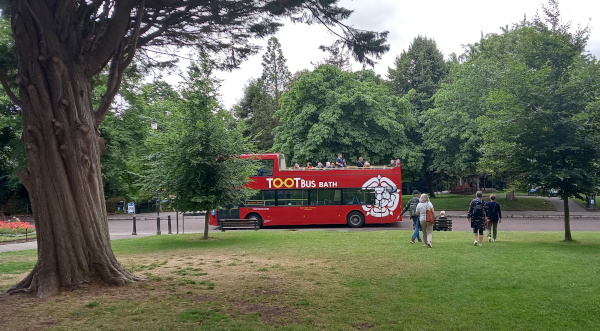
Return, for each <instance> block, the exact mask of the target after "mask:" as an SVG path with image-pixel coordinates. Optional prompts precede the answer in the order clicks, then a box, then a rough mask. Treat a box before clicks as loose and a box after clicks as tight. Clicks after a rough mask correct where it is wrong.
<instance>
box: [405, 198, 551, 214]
mask: <svg viewBox="0 0 600 331" xmlns="http://www.w3.org/2000/svg"><path fill="white" fill-rule="evenodd" d="M411 198H412V195H403V196H402V203H403V204H404V205H406V204H407V203H408V200H410V199H411ZM473 198H475V195H460V194H440V195H437V196H436V197H435V198H433V199H431V203H432V204H433V207H434V208H435V210H436V211H438V212H439V211H441V210H464V211H467V210H468V209H469V204H470V203H471V200H473ZM483 199H484V200H485V201H490V198H489V195H487V194H486V195H484V196H483ZM496 201H497V202H498V203H499V204H500V206H501V207H502V210H513V211H524V210H555V209H554V206H553V205H552V203H550V202H548V201H546V200H544V199H543V198H539V197H533V196H531V197H528V196H518V197H516V198H515V199H514V200H507V199H506V197H505V196H504V195H497V198H496Z"/></svg>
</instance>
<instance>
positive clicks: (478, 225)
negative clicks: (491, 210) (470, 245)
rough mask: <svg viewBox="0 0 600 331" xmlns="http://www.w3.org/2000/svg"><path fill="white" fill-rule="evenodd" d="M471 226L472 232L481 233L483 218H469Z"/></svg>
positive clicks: (483, 227)
mask: <svg viewBox="0 0 600 331" xmlns="http://www.w3.org/2000/svg"><path fill="white" fill-rule="evenodd" d="M471 228H472V229H473V233H477V232H479V234H480V235H483V231H484V230H485V220H474V221H473V220H471Z"/></svg>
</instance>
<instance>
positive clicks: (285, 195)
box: [277, 190, 315, 225]
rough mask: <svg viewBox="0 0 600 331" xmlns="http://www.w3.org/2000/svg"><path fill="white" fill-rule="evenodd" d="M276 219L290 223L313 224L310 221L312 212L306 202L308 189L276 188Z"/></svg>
mask: <svg viewBox="0 0 600 331" xmlns="http://www.w3.org/2000/svg"><path fill="white" fill-rule="evenodd" d="M277 206H279V207H281V208H279V209H278V210H279V212H278V216H277V221H282V222H285V224H290V225H302V224H315V223H313V222H312V221H311V218H312V213H310V211H311V208H309V207H310V206H309V204H308V190H278V191H277Z"/></svg>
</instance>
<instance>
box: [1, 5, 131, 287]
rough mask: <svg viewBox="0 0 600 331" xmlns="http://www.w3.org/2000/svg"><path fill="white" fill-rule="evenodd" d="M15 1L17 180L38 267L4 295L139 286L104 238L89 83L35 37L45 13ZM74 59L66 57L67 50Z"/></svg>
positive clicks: (54, 45)
mask: <svg viewBox="0 0 600 331" xmlns="http://www.w3.org/2000/svg"><path fill="white" fill-rule="evenodd" d="M26 3H27V2H26V1H20V2H16V1H13V31H14V33H15V44H16V47H17V51H18V59H19V62H18V72H19V76H18V79H17V83H18V85H19V96H20V106H21V108H22V111H23V113H22V118H23V136H22V140H23V142H24V144H25V147H26V153H27V163H28V168H27V169H26V170H23V171H21V172H19V178H20V179H21V181H22V182H23V184H24V185H25V187H26V188H27V190H28V191H29V195H30V198H31V205H32V211H33V216H34V219H35V227H36V231H37V243H38V262H37V264H36V265H35V267H34V268H33V270H32V271H31V273H30V274H29V275H28V276H27V277H26V278H25V279H24V280H23V281H21V282H20V283H19V284H17V285H15V286H14V287H12V288H10V289H8V290H7V292H8V293H17V292H36V293H37V296H38V297H46V296H48V295H51V294H53V293H55V292H57V291H59V290H60V289H67V288H73V287H77V286H80V285H82V284H88V283H90V282H92V281H93V280H95V279H100V280H102V281H104V282H106V283H111V284H118V285H120V284H124V283H127V282H130V281H135V280H138V278H137V277H136V276H134V275H132V274H131V273H129V272H128V271H127V270H126V269H125V268H123V267H122V266H121V265H120V264H119V263H118V262H117V259H116V258H115V256H114V254H113V252H112V249H111V246H110V237H109V232H108V222H107V214H106V208H105V202H104V190H103V187H102V177H101V168H100V154H101V152H102V151H103V148H104V146H103V145H104V143H103V139H102V138H101V137H100V135H99V131H98V130H97V128H96V122H95V119H94V112H93V108H92V98H91V92H90V91H91V84H90V81H91V79H90V77H87V76H86V74H85V72H84V68H83V64H82V63H78V61H79V60H78V59H76V58H74V57H72V56H70V55H69V54H72V53H71V52H67V53H65V49H68V46H65V43H66V41H65V40H61V39H60V36H59V34H58V33H57V31H40V30H39V29H37V28H36V27H37V26H49V27H54V26H55V25H54V22H47V21H46V20H49V19H50V18H51V15H44V14H43V13H42V11H43V10H44V9H43V8H33V9H32V8H26V6H27V4H26ZM71 51H72V50H71Z"/></svg>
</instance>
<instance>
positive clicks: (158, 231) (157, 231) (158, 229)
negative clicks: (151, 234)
mask: <svg viewBox="0 0 600 331" xmlns="http://www.w3.org/2000/svg"><path fill="white" fill-rule="evenodd" d="M156 235H157V236H160V216H156Z"/></svg>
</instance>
